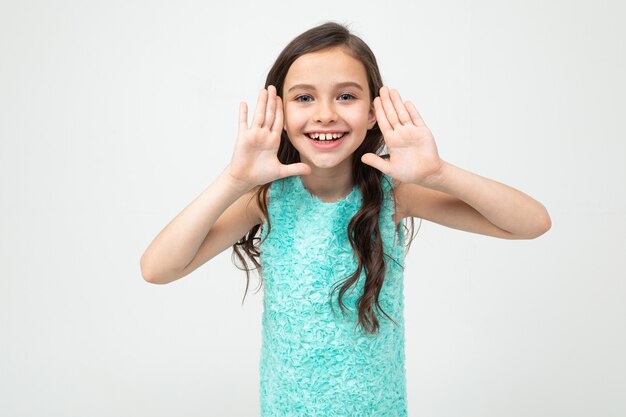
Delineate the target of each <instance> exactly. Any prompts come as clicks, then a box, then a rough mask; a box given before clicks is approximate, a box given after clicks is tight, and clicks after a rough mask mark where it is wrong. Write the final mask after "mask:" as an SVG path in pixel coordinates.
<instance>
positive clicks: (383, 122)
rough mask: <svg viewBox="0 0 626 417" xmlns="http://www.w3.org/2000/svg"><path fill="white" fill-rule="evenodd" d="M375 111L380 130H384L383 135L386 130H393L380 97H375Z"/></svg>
mask: <svg viewBox="0 0 626 417" xmlns="http://www.w3.org/2000/svg"><path fill="white" fill-rule="evenodd" d="M374 111H375V112H376V122H377V123H378V127H379V128H380V131H381V132H383V135H384V134H385V132H389V131H390V130H392V128H391V125H390V124H389V120H387V115H386V114H385V110H384V109H383V105H382V103H381V101H380V97H376V98H375V99H374Z"/></svg>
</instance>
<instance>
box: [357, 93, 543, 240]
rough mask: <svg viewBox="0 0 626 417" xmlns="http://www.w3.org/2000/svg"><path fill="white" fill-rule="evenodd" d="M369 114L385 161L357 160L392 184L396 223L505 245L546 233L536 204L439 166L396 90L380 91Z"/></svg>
mask: <svg viewBox="0 0 626 417" xmlns="http://www.w3.org/2000/svg"><path fill="white" fill-rule="evenodd" d="M374 108H375V110H376V120H377V122H378V125H379V127H380V129H381V131H382V133H383V135H384V139H385V143H386V145H387V148H388V150H389V155H390V158H389V160H388V161H386V160H384V159H382V158H380V157H379V156H377V155H375V154H372V153H368V154H365V155H363V156H362V157H361V160H362V161H363V162H364V163H366V164H368V165H371V166H373V167H374V168H377V169H379V170H380V171H382V172H384V173H385V174H387V175H390V176H391V177H393V178H394V180H396V182H397V184H398V186H397V193H396V195H397V206H396V211H397V214H396V218H403V217H409V216H411V217H420V218H423V219H427V220H432V221H434V222H436V223H439V224H442V225H445V226H449V227H453V228H455V229H459V230H465V231H469V232H474V233H480V234H484V235H489V236H495V237H500V238H505V239H531V238H535V237H537V236H540V235H542V234H543V233H545V232H546V231H547V230H549V229H550V227H551V220H550V216H549V215H548V212H547V210H546V208H545V207H544V206H543V205H542V204H541V203H539V202H538V201H537V200H535V199H533V198H532V197H530V196H528V195H526V194H524V193H522V192H521V191H519V190H516V189H515V188H513V187H510V186H508V185H505V184H502V183H499V182H497V181H493V180H490V179H489V178H485V177H481V176H480V175H477V174H474V173H471V172H469V171H466V170H464V169H461V168H459V167H456V166H454V165H452V164H450V163H448V162H445V161H443V160H442V159H441V158H440V157H439V153H438V151H437V146H436V144H435V140H434V137H433V135H432V133H431V132H430V130H429V129H428V127H427V126H426V124H425V123H424V120H422V117H421V116H420V114H419V113H418V111H417V109H416V108H415V107H414V106H413V104H412V103H411V102H409V101H406V102H403V101H402V99H401V98H400V94H399V93H398V91H397V90H391V91H389V89H388V88H387V87H382V88H381V90H380V97H376V98H375V99H374Z"/></svg>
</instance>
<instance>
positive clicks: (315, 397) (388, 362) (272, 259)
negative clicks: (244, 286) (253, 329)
mask: <svg viewBox="0 0 626 417" xmlns="http://www.w3.org/2000/svg"><path fill="white" fill-rule="evenodd" d="M382 186H383V190H384V201H383V205H382V208H381V214H380V218H379V222H380V230H381V236H382V239H383V250H384V253H385V254H386V255H385V262H386V276H385V281H384V283H383V287H382V289H381V293H380V296H379V303H380V305H381V307H382V309H383V310H384V311H385V312H386V313H387V314H388V315H389V316H390V317H392V318H393V320H394V321H395V322H396V324H394V323H393V322H392V321H390V320H389V318H388V317H387V316H385V315H384V314H383V313H382V312H381V311H379V310H378V309H376V307H375V306H374V307H373V308H374V312H375V314H376V318H377V319H378V321H379V325H380V330H379V334H366V333H365V331H364V330H363V329H362V328H361V327H360V326H358V327H357V323H358V311H357V301H358V298H359V297H360V296H361V295H362V293H363V286H364V282H365V272H364V271H362V273H361V275H360V277H359V280H358V281H357V283H355V284H354V285H353V286H352V287H350V289H349V290H348V291H347V292H346V293H344V295H343V299H342V301H343V304H344V306H345V309H344V312H343V313H342V310H341V308H340V307H339V304H338V300H337V297H338V294H339V289H337V290H335V292H334V293H333V296H332V306H331V301H330V298H329V297H330V294H331V291H332V289H333V287H334V286H335V285H336V284H338V283H340V282H343V281H344V280H345V279H346V278H348V277H349V276H350V275H351V274H352V273H353V272H354V271H355V270H356V267H357V260H356V257H355V254H354V250H353V249H352V247H351V245H350V242H349V240H348V232H347V230H348V223H349V222H350V219H351V218H352V216H353V215H354V214H355V213H356V212H357V211H358V209H359V208H360V206H361V202H362V196H361V192H360V190H359V188H358V187H356V186H355V187H354V188H353V189H352V191H351V193H350V194H349V195H347V196H346V197H344V198H343V199H341V200H339V201H337V202H332V203H328V202H323V201H322V200H320V199H319V198H317V197H316V196H314V195H312V194H310V193H309V191H308V190H307V189H306V188H305V187H304V184H303V182H302V180H301V178H300V177H299V176H291V177H286V178H282V179H280V180H276V181H274V182H273V183H272V184H271V186H270V189H269V201H268V216H269V219H270V222H271V224H270V228H271V229H270V230H269V234H268V230H267V220H265V221H264V222H263V224H262V226H261V239H266V240H262V241H261V244H260V263H261V267H262V277H263V289H264V294H263V315H262V344H261V358H260V366H259V370H260V390H259V393H260V400H261V417H279V416H280V417H284V416H290V417H296V416H297V417H326V416H332V417H368V416H376V417H405V416H407V404H406V372H405V365H404V361H405V354H404V317H403V315H404V294H403V269H404V234H403V230H402V227H399V228H398V233H396V227H395V224H394V222H393V219H392V216H393V213H394V206H393V197H392V195H391V192H390V190H391V187H392V186H393V185H392V181H391V177H389V176H387V175H384V174H383V179H382ZM355 287H356V288H355Z"/></svg>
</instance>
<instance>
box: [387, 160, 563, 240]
mask: <svg viewBox="0 0 626 417" xmlns="http://www.w3.org/2000/svg"><path fill="white" fill-rule="evenodd" d="M398 210H399V211H400V212H401V213H400V217H401V218H403V217H409V216H411V217H419V218H422V219H426V220H430V221H433V222H435V223H438V224H441V225H443V226H447V227H452V228H455V229H459V230H464V231H468V232H473V233H479V234H483V235H488V236H493V237H499V238H503V239H532V238H536V237H538V236H541V235H542V234H543V233H545V232H546V231H548V230H549V229H550V227H551V220H550V216H549V214H548V212H547V210H546V208H545V207H544V206H543V205H542V204H541V203H540V202H538V201H537V200H535V199H533V198H532V197H530V196H529V195H527V194H524V193H523V192H521V191H519V190H516V189H515V188H512V187H510V186H508V185H505V184H502V183H499V182H497V181H494V180H491V179H489V178H485V177H482V176H480V175H477V174H474V173H471V172H469V171H466V170H464V169H461V168H459V167H456V166H454V165H452V164H450V163H448V162H445V161H444V162H443V167H442V169H441V171H439V174H438V175H436V176H432V177H431V178H430V181H425V182H423V185H418V184H410V183H402V184H400V186H399V187H398Z"/></svg>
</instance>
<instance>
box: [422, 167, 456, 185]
mask: <svg viewBox="0 0 626 417" xmlns="http://www.w3.org/2000/svg"><path fill="white" fill-rule="evenodd" d="M451 169H452V165H450V164H449V163H447V162H446V161H444V160H441V165H440V166H439V169H437V170H436V171H434V172H433V173H432V174H430V175H428V176H427V177H426V178H424V179H423V180H422V181H420V185H423V186H424V187H428V188H433V189H437V188H441V187H442V186H443V185H444V184H445V183H446V181H447V179H448V177H449V176H450V171H451Z"/></svg>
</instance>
